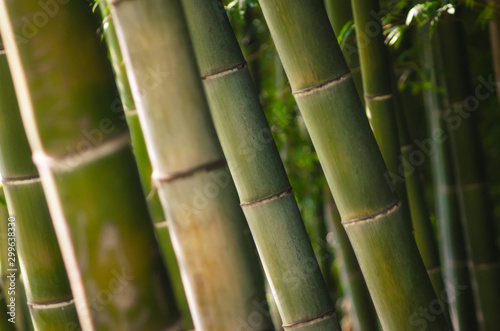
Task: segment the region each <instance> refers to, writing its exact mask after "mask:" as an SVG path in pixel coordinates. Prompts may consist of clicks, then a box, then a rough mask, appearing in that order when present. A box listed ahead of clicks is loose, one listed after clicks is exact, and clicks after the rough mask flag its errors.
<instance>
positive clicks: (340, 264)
mask: <svg viewBox="0 0 500 331" xmlns="http://www.w3.org/2000/svg"><path fill="white" fill-rule="evenodd" d="M325 219H326V224H327V226H328V229H329V232H330V233H332V234H333V248H334V252H335V264H336V266H337V268H338V270H339V275H340V281H341V283H342V289H343V291H344V293H345V296H347V297H349V298H350V300H351V301H352V312H353V314H352V328H353V330H358V331H364V330H378V327H377V324H378V321H377V315H376V313H375V307H374V306H373V302H372V299H371V297H370V293H369V292H368V287H367V286H366V282H365V279H364V277H363V274H362V273H361V268H360V267H359V263H358V260H357V259H356V255H355V254H354V251H353V249H352V246H351V243H350V242H349V238H348V237H347V233H346V232H345V229H344V228H343V227H342V223H341V222H342V219H341V218H340V214H339V211H338V209H337V205H336V204H335V201H334V200H333V197H332V193H331V192H330V190H329V189H328V188H326V189H325Z"/></svg>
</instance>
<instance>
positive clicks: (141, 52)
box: [110, 0, 272, 331]
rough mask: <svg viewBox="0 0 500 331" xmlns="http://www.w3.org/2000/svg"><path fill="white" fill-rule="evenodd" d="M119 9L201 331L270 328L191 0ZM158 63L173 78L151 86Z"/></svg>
mask: <svg viewBox="0 0 500 331" xmlns="http://www.w3.org/2000/svg"><path fill="white" fill-rule="evenodd" d="M110 10H111V15H112V17H113V20H114V22H115V23H116V28H117V35H118V40H119V44H120V48H121V50H122V54H123V56H124V61H125V66H126V68H127V73H128V74H129V77H130V79H131V86H132V93H133V96H134V100H135V101H136V105H137V110H138V113H139V120H140V122H141V126H142V128H143V132H144V134H145V139H146V145H147V148H148V152H149V154H150V156H151V163H152V165H153V170H154V179H155V181H156V185H157V187H158V190H159V194H160V199H161V202H162V204H163V206H164V209H165V210H167V213H168V222H170V223H169V228H170V234H171V236H172V241H173V245H174V249H175V252H176V255H177V257H178V261H179V264H180V266H181V270H182V277H183V282H184V285H185V288H186V292H187V296H188V302H189V306H190V308H191V312H192V317H193V321H194V325H195V327H196V329H199V330H228V331H232V330H237V329H245V328H247V329H250V330H267V329H270V328H271V327H272V326H271V325H272V324H271V321H270V318H269V313H268V312H267V304H266V300H265V292H264V284H263V282H262V276H261V273H260V269H259V266H258V260H257V257H256V255H255V252H254V250H255V246H254V244H253V242H252V239H251V236H250V233H249V230H248V226H247V224H246V222H245V219H244V215H243V213H242V211H241V208H240V207H239V205H238V201H237V195H236V190H235V188H234V184H233V182H232V180H231V176H230V174H229V170H228V169H227V166H226V161H225V159H224V156H223V154H222V150H221V148H220V145H219V143H218V140H217V136H216V133H215V129H214V127H213V124H212V120H211V118H210V113H209V110H208V105H207V103H206V99H205V96H204V94H203V87H202V85H201V81H200V79H199V73H198V70H197V67H196V62H195V61H196V59H195V57H194V53H193V50H192V46H191V43H190V40H189V33H188V28H187V25H186V22H185V19H184V14H183V12H182V5H181V2H180V1H178V0H169V1H162V2H158V1H154V0H153V1H126V2H120V1H117V2H113V1H112V2H110ZM151 68H153V70H155V69H156V70H157V71H158V72H157V73H158V74H160V75H161V74H162V73H165V76H159V79H157V80H156V82H157V84H156V85H155V86H150V87H149V88H148V87H146V86H141V84H142V83H143V82H144V81H145V79H147V77H148V73H149V72H151V70H152V69H151ZM262 304H263V307H261V305H262ZM255 305H258V306H259V307H260V308H261V309H263V311H264V312H259V311H258V310H257V312H256V309H257V308H256V306H255ZM255 314H257V317H258V318H256V319H254V318H253V316H254V315H255Z"/></svg>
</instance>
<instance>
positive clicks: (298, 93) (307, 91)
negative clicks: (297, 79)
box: [292, 70, 351, 96]
mask: <svg viewBox="0 0 500 331" xmlns="http://www.w3.org/2000/svg"><path fill="white" fill-rule="evenodd" d="M350 77H351V72H350V71H349V70H348V71H347V72H345V73H343V74H341V75H340V76H337V77H335V78H333V79H330V80H328V81H326V82H323V83H320V84H317V85H313V86H309V87H306V88H305V89H302V90H298V91H294V92H293V93H292V94H293V95H294V96H302V95H309V94H313V93H318V92H320V91H323V90H326V89H328V88H330V87H331V86H334V85H337V84H339V83H342V82H343V81H345V80H346V79H348V78H350Z"/></svg>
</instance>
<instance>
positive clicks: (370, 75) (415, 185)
mask: <svg viewBox="0 0 500 331" xmlns="http://www.w3.org/2000/svg"><path fill="white" fill-rule="evenodd" d="M352 3H353V7H354V16H355V22H356V31H357V32H358V33H357V34H356V36H357V37H358V43H361V42H363V41H364V42H365V45H364V47H362V48H360V52H359V56H360V60H361V63H362V65H361V71H362V77H363V86H364V90H365V100H366V106H367V114H368V118H369V120H370V124H371V126H372V129H373V132H374V134H375V138H376V139H377V141H378V142H379V147H380V148H381V151H382V155H383V156H384V160H385V161H386V164H387V166H388V169H389V172H390V173H392V174H394V175H395V176H396V177H392V178H393V181H395V186H396V190H397V192H398V194H399V195H400V197H401V198H402V201H403V204H404V202H405V201H407V206H408V207H409V212H410V216H411V220H412V226H413V232H414V236H415V240H416V243H417V247H418V249H419V252H420V255H421V256H422V259H423V261H424V264H425V268H426V270H427V273H428V275H429V277H430V279H431V282H432V285H433V288H434V291H435V292H436V295H437V296H438V297H439V296H440V295H441V294H444V295H446V291H445V288H444V283H443V279H442V276H441V266H440V261H439V250H438V247H437V242H436V238H435V236H434V229H433V228H432V223H431V221H430V215H429V210H428V207H427V203H426V201H425V196H424V192H423V187H422V183H421V182H420V178H419V171H418V168H416V164H415V161H414V157H415V155H417V153H418V151H417V150H416V148H415V145H414V144H413V142H412V141H411V139H410V136H409V134H408V130H407V128H406V120H405V118H404V111H403V109H402V101H401V99H400V96H399V93H398V91H397V88H396V86H395V84H394V83H393V82H394V77H393V72H392V65H391V61H390V56H389V52H388V50H387V47H386V45H385V43H384V37H383V34H382V27H381V25H380V21H379V20H378V19H377V18H376V17H374V16H373V13H378V12H379V11H380V7H379V2H378V0H371V1H358V0H353V1H352ZM367 27H371V28H373V27H377V28H378V32H377V33H376V34H375V32H374V31H370V30H367ZM367 31H368V32H367ZM368 33H374V35H373V36H369V35H368ZM376 77H380V78H381V79H377V78H376ZM392 121H395V124H396V127H393V125H392V124H391V122H392ZM398 139H399V142H398ZM384 141H385V142H386V143H384ZM380 142H382V145H381V144H380ZM399 143H400V146H399ZM396 144H398V146H396ZM395 149H397V152H396V153H397V154H396V155H395V154H394V150H395ZM384 150H386V152H384ZM392 174H391V175H392ZM398 187H399V190H398ZM401 189H405V190H404V193H401ZM442 309H443V310H444V311H443V315H444V316H445V317H446V318H448V316H449V314H448V312H447V309H446V305H442Z"/></svg>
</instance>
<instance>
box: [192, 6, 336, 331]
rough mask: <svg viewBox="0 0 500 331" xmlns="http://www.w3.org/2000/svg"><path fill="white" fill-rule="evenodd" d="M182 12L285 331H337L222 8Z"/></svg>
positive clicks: (251, 84)
mask: <svg viewBox="0 0 500 331" xmlns="http://www.w3.org/2000/svg"><path fill="white" fill-rule="evenodd" d="M183 4H184V10H185V13H186V17H187V21H188V25H189V29H190V32H191V38H192V41H193V46H194V50H195V52H196V56H197V60H198V67H199V69H200V74H201V76H202V80H203V84H204V87H205V91H206V95H207V98H208V102H209V105H210V110H211V113H212V118H213V120H214V124H215V128H216V130H217V134H218V136H219V138H220V141H221V144H222V148H223V150H224V153H225V156H226V158H227V161H228V164H229V169H230V170H231V173H232V175H233V178H234V182H235V184H236V188H237V190H238V194H239V197H240V202H241V205H242V208H243V211H244V212H245V216H246V218H247V220H248V223H249V225H250V229H251V231H252V234H253V237H254V240H255V242H256V244H257V249H258V251H259V255H260V257H261V260H262V262H263V266H264V270H265V272H266V275H267V279H268V281H269V284H270V286H271V290H272V292H273V294H274V297H275V298H274V299H275V301H276V304H277V305H278V309H279V311H280V315H281V318H282V320H283V326H284V327H285V329H287V328H289V327H292V326H293V327H292V328H294V329H295V328H297V329H300V330H322V329H324V328H325V327H327V325H328V327H330V328H331V329H336V328H339V326H338V323H337V321H336V317H335V315H334V308H333V304H332V302H331V300H330V298H329V295H328V290H327V287H326V284H325V282H324V280H323V277H322V275H321V270H320V268H319V265H318V264H317V262H316V258H315V255H314V251H313V249H312V247H311V244H310V242H309V238H308V236H307V232H306V231H305V227H304V224H303V221H302V218H301V215H300V213H299V209H298V206H297V204H296V202H295V199H294V196H293V193H292V192H291V187H290V183H289V181H288V177H287V175H286V172H285V169H284V167H283V163H282V161H281V158H280V155H279V153H278V149H277V148H276V144H275V143H274V139H273V137H272V133H271V130H270V128H269V125H268V123H267V120H266V117H265V115H264V112H263V110H262V106H261V105H260V102H259V97H258V93H257V91H256V89H255V87H254V85H253V83H252V78H251V76H250V72H249V71H248V68H247V65H246V62H245V59H244V58H243V54H242V52H241V50H240V47H239V45H238V42H237V40H236V37H235V35H234V33H233V31H232V29H231V25H230V23H229V20H228V19H227V17H226V13H225V11H224V8H223V6H222V2H221V1H220V0H209V1H207V0H185V1H184V2H183ZM284 233H286V235H283V234H284ZM291 252H293V253H291ZM325 316H326V317H325ZM304 321H307V322H304Z"/></svg>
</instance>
